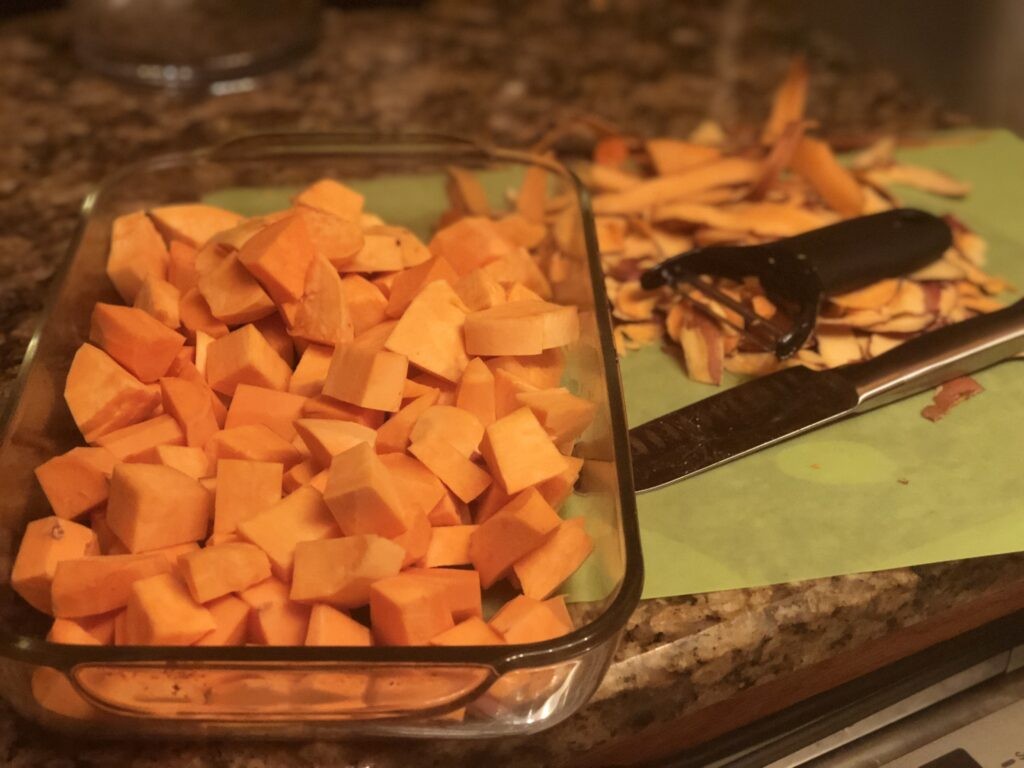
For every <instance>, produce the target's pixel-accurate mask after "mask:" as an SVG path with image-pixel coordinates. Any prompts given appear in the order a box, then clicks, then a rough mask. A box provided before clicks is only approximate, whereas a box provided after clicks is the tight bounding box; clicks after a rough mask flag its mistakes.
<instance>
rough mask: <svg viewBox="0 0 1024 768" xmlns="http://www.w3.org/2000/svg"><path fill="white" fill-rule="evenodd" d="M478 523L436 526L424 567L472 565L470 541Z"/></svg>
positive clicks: (425, 556) (424, 560)
mask: <svg viewBox="0 0 1024 768" xmlns="http://www.w3.org/2000/svg"><path fill="white" fill-rule="evenodd" d="M477 527H478V526H476V525H447V526H443V527H440V528H435V529H434V531H433V534H432V535H431V537H430V544H429V545H428V546H427V553H426V555H424V557H423V561H422V562H423V567H424V568H439V567H442V566H447V565H470V564H471V562H472V558H470V556H469V541H470V539H471V538H472V536H473V533H474V532H475V531H476V529H477Z"/></svg>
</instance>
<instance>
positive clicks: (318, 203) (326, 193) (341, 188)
mask: <svg viewBox="0 0 1024 768" xmlns="http://www.w3.org/2000/svg"><path fill="white" fill-rule="evenodd" d="M294 202H295V204H296V205H304V206H308V207H309V208H313V209H315V210H318V211H324V212H326V213H329V214H331V215H332V216H337V217H338V218H340V219H346V220H348V221H356V222H358V221H359V217H360V216H361V215H362V213H363V196H362V195H361V194H359V193H358V192H356V191H355V190H354V189H352V188H351V187H347V186H345V185H344V184H342V183H340V182H338V181H335V180H334V179H321V180H320V181H317V182H315V183H313V184H310V185H309V186H308V187H306V188H305V189H304V190H302V191H301V192H299V194H297V195H296V196H295V198H294Z"/></svg>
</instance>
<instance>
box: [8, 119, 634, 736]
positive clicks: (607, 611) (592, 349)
mask: <svg viewBox="0 0 1024 768" xmlns="http://www.w3.org/2000/svg"><path fill="white" fill-rule="evenodd" d="M538 165H539V166H542V167H543V168H545V169H546V170H547V171H548V172H549V173H548V178H549V180H550V185H551V186H550V190H549V192H550V194H549V200H551V201H553V202H552V205H554V204H556V203H557V204H558V205H560V206H561V207H562V213H561V215H559V217H558V221H559V222H560V223H559V226H558V227H557V228H556V230H557V231H556V233H555V234H556V235H557V237H556V241H557V243H558V255H557V258H559V260H560V265H561V270H560V272H559V275H560V279H559V280H558V281H557V282H555V283H554V285H553V288H554V291H555V298H556V300H558V301H561V302H563V303H573V304H576V305H577V306H578V307H579V309H580V315H581V325H582V333H581V339H580V341H579V342H578V343H577V344H575V345H574V346H573V348H571V349H569V350H567V363H568V364H567V368H566V375H565V377H564V380H563V384H564V386H567V387H569V388H570V389H571V390H572V391H574V392H576V393H577V394H580V395H582V396H584V397H587V398H590V399H591V400H594V401H596V402H597V403H598V411H597V416H596V419H595V423H594V424H593V425H592V427H591V428H590V429H589V430H588V432H587V433H586V434H585V435H584V437H583V439H582V440H581V442H580V444H579V445H578V446H577V449H576V453H577V455H579V456H580V457H582V458H583V459H584V469H583V472H582V474H581V479H580V482H579V484H578V486H577V488H576V490H575V492H574V494H573V496H572V497H571V498H570V499H569V501H568V502H566V505H565V506H564V507H563V514H565V515H571V516H575V515H582V516H585V518H586V527H587V530H588V531H589V533H590V534H591V536H592V537H593V538H594V541H595V550H594V554H593V555H592V556H591V558H590V559H589V560H588V562H587V564H585V565H584V567H583V568H582V569H581V571H580V572H579V573H578V574H577V575H575V576H574V577H573V578H572V579H571V580H570V582H569V584H568V588H567V590H568V597H569V601H570V609H571V612H572V613H573V615H574V617H575V619H576V621H577V627H578V628H577V629H576V630H575V631H574V632H572V633H571V634H569V635H566V636H564V637H561V638H558V639H556V640H551V641H547V642H543V643H534V644H528V645H510V646H491V647H409V648H396V647H374V648H329V647H266V646H243V647H228V648H217V647H124V646H121V647H114V646H75V645H63V644H54V643H50V642H47V641H46V640H45V639H44V637H45V634H46V630H47V627H48V621H47V619H48V617H45V616H43V615H41V614H38V613H37V612H35V611H34V610H33V609H31V608H30V607H28V606H27V605H26V604H24V603H23V601H21V600H20V598H18V596H17V595H15V594H14V592H13V591H12V590H11V588H10V585H9V583H8V581H9V572H10V563H11V562H12V560H13V555H14V553H15V552H16V551H17V547H18V543H19V540H20V537H21V533H22V531H23V530H24V528H25V525H26V523H27V522H28V521H29V520H32V519H34V518H37V517H41V516H44V515H46V514H48V508H47V506H46V502H45V498H44V497H43V495H42V493H41V491H40V490H39V488H38V485H37V483H36V482H35V478H34V477H33V474H32V471H33V468H34V467H35V466H36V465H37V464H39V463H40V462H42V461H44V460H46V459H47V458H48V457H50V456H52V455H54V454H55V453H59V452H62V451H65V450H67V449H68V448H70V447H72V446H73V445H76V444H80V443H81V438H80V436H79V434H78V432H77V430H76V429H75V425H74V423H73V421H72V420H71V417H70V413H69V412H68V410H67V408H66V406H65V405H64V401H63V396H62V391H63V382H64V379H65V376H66V373H67V370H68V367H69V365H70V361H71V357H72V354H73V352H74V350H75V349H76V348H77V347H78V345H79V344H81V343H82V342H83V341H84V340H85V339H86V338H87V336H88V327H89V315H90V311H91V308H92V306H93V304H94V303H95V302H96V301H116V300H117V299H116V295H115V293H114V291H113V288H112V286H111V285H110V284H109V282H108V281H107V279H106V276H105V273H104V264H105V259H106V254H107V249H108V246H109V233H110V228H111V222H112V221H113V219H114V218H115V217H116V216H118V215H120V214H123V213H126V212H129V211H134V210H139V209H143V208H147V207H152V206H156V205H161V204H166V203H172V202H184V201H195V200H205V201H209V202H213V203H216V204H220V205H224V206H225V207H231V208H234V209H236V210H238V211H239V212H241V213H244V214H250V215H252V214H257V213H262V212H267V211H270V210H275V209H279V208H281V207H284V206H286V205H287V204H288V203H287V201H288V196H289V194H290V193H291V192H292V191H293V190H294V189H297V188H300V187H301V186H304V185H306V184H309V183H311V182H313V181H316V180H318V179H320V178H323V177H325V176H329V177H333V178H337V179H339V180H343V181H345V182H346V183H349V184H352V185H353V186H355V187H357V188H358V189H360V190H361V191H362V192H363V193H364V194H365V195H366V208H367V210H368V211H371V212H374V213H377V214H379V215H381V216H382V217H383V218H384V219H385V220H386V221H387V222H388V223H393V224H400V225H405V226H408V227H410V228H411V229H413V230H414V231H416V232H417V233H418V234H420V235H421V236H422V237H427V236H429V233H430V230H431V228H432V227H433V226H434V225H435V224H436V222H437V220H438V218H439V217H440V215H441V214H442V213H443V211H444V210H445V209H446V207H447V196H446V192H445V169H446V168H447V167H449V166H459V167H462V168H467V169H470V170H473V171H474V172H477V173H478V174H479V177H480V178H481V179H482V181H483V183H484V186H485V188H486V189H487V190H488V194H489V196H490V198H491V202H492V205H493V206H494V207H495V208H503V207H504V206H505V205H506V204H507V197H508V195H507V191H508V190H509V189H514V188H516V186H517V185H518V183H519V181H520V180H521V178H522V176H523V174H524V172H525V171H526V170H527V169H528V168H530V167H531V166H538ZM552 258H555V257H552ZM2 430H3V431H2V435H3V437H2V444H0V468H2V472H3V477H4V493H3V494H0V496H2V498H0V554H2V555H3V557H4V558H5V561H4V562H5V567H3V568H2V569H0V571H2V573H3V582H4V583H3V584H2V585H0V690H2V693H3V695H4V696H5V697H6V698H7V699H8V700H9V701H10V702H11V703H12V705H13V706H14V707H15V708H16V709H17V710H18V711H19V712H21V713H22V714H24V715H25V716H26V717H29V718H31V719H33V720H36V721H38V722H40V723H43V724H45V725H48V726H51V727H55V728H60V729H62V730H66V731H71V732H75V733H80V734H88V735H111V736H114V735H116V736H119V737H120V736H164V737H166V736H200V735H202V736H207V735H237V736H253V737H256V736H258V737H261V738H264V737H268V736H269V737H286V738H287V737H294V738H310V737H317V738H323V737H348V736H381V735H387V736H407V737H436V736H451V737H483V736H498V735H503V734H512V733H515V734H523V733H529V732H532V731H536V730H540V729H543V728H546V727H549V726H551V725H554V724H555V723H557V722H559V721H560V720H562V719H564V718H566V717H567V716H569V715H570V714H571V713H572V712H574V711H575V710H576V709H578V708H579V707H580V706H582V705H583V704H584V703H585V702H586V700H587V699H588V698H589V696H590V695H591V694H592V693H593V691H594V690H595V689H596V687H597V685H598V683H599V681H600V679H601V677H602V675H603V673H604V671H605V669H606V667H607V665H608V663H609V661H610V659H611V657H612V654H613V652H614V650H615V647H616V643H617V641H618V638H619V635H620V634H621V631H622V629H623V627H624V625H625V623H626V620H627V618H628V617H629V615H630V614H631V613H632V611H633V609H634V608H635V606H636V604H637V601H638V600H639V597H640V590H641V582H642V578H643V568H642V563H641V555H640V544H639V533H638V527H637V520H636V507H635V503H634V497H633V489H632V481H631V473H630V461H629V448H628V443H627V435H626V425H625V419H624V411H623V404H622V396H621V387H620V381H619V374H618V367H617V365H616V360H615V354H614V348H613V346H612V337H611V329H610V320H609V316H608V311H607V301H606V297H605V291H604V283H603V279H602V275H601V268H600V264H599V261H598V258H597V250H596V239H595V235H594V229H593V223H592V219H591V214H590V210H589V207H588V201H587V195H586V192H585V190H584V189H583V188H582V186H581V185H580V183H579V182H578V180H577V179H576V178H575V177H574V176H573V174H572V173H571V172H569V171H568V170H567V169H566V168H564V167H563V166H561V165H559V164H557V163H554V162H552V161H550V160H548V159H545V158H541V157H537V156H531V155H527V154H523V153H518V152H511V151H505V150H496V149H490V148H485V147H483V146H480V145H478V144H474V143H471V142H467V141H462V140H457V139H450V138H444V137H434V136H416V137H400V138H394V139H391V138H381V137H373V138H367V137H365V136H358V135H355V136H353V135H344V134H324V135H320V134H301V135H264V136H253V137H248V138H244V139H239V140H236V141H232V142H228V143H226V144H223V145H220V146H217V147H214V148H212V149H206V150H200V151H196V152H188V153H181V154H173V155H166V156H161V157H157V158H154V159H152V160H149V161H146V162H142V163H139V164H136V165H132V166H130V167H127V168H124V169H123V170H121V171H119V172H118V173H116V174H114V175H113V176H111V177H109V178H108V179H107V180H106V181H105V182H104V183H103V184H102V185H101V186H100V187H99V189H97V190H96V191H95V192H93V193H92V194H91V195H90V196H89V197H88V198H87V199H86V201H85V203H84V205H83V209H82V214H81V221H80V225H79V228H78V231H77V234H76V236H75V238H74V240H73V242H72V244H71V247H70V248H69V251H68V256H67V260H66V264H65V265H64V268H63V272H62V275H61V277H60V278H58V279H57V281H56V285H55V287H54V289H53V292H52V295H51V297H50V301H49V305H48V309H47V311H46V313H45V316H44V321H43V322H42V324H41V327H40V328H39V330H38V331H37V332H36V334H35V336H34V337H33V339H32V342H31V343H30V345H29V348H28V352H27V354H26V357H25V362H24V364H23V367H22V370H21V373H20V376H19V380H18V385H17V387H16V393H15V394H14V395H13V396H12V397H11V399H10V400H9V401H8V403H7V404H6V409H5V412H4V414H3V421H2ZM508 596H509V595H504V596H503V597H504V598H505V599H507V597H508ZM498 597H499V598H500V597H502V596H500V595H499V596H498Z"/></svg>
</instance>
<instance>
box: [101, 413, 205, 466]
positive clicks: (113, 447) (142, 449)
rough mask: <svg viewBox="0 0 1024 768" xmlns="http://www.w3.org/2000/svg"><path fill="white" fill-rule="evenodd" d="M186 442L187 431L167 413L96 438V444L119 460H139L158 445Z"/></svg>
mask: <svg viewBox="0 0 1024 768" xmlns="http://www.w3.org/2000/svg"><path fill="white" fill-rule="evenodd" d="M184 444H185V433H184V432H182V431H181V427H180V426H178V422H176V421H175V420H174V419H173V418H172V417H171V416H169V415H168V414H166V413H162V414H160V415H159V416H154V417H153V418H151V419H147V420H146V421H140V422H138V423H137V424H130V425H129V426H127V427H121V428H120V429H115V430H114V431H113V432H107V434H105V435H103V436H101V437H98V438H96V445H99V446H102V447H103V448H106V449H107V450H108V451H110V453H111V454H113V456H114V458H116V459H117V460H118V461H139V460H140V457H141V456H143V455H144V454H146V453H148V452H149V451H151V450H152V449H153V448H156V447H157V446H158V445H184Z"/></svg>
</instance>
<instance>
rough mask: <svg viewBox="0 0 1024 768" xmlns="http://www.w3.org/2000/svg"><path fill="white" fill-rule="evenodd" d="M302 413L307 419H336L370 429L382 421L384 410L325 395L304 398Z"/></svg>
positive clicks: (376, 426) (375, 427)
mask: <svg viewBox="0 0 1024 768" xmlns="http://www.w3.org/2000/svg"><path fill="white" fill-rule="evenodd" d="M302 415H303V416H304V417H306V418H309V419H337V420H339V421H352V422H355V423H356V424H362V425H363V426H366V427H369V428H370V429H377V428H378V427H379V426H380V425H381V424H383V423H384V416H385V414H384V411H375V410H372V409H370V408H363V407H361V406H358V405H352V404H351V403H343V402H341V400H335V399H334V398H333V397H328V396H327V395H318V396H316V397H308V398H306V402H305V403H304V404H303V406H302Z"/></svg>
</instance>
